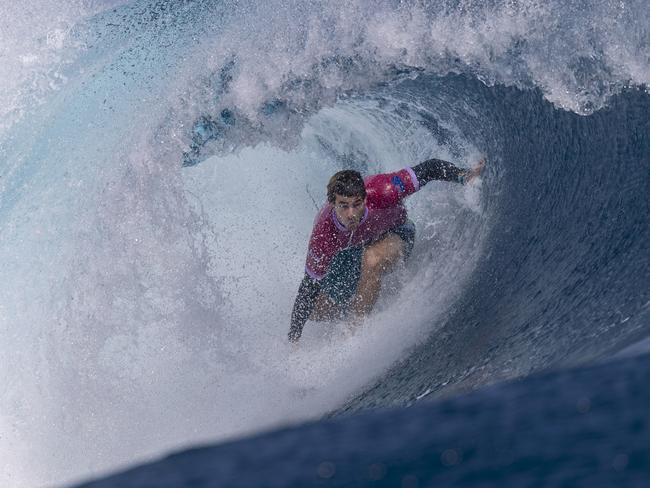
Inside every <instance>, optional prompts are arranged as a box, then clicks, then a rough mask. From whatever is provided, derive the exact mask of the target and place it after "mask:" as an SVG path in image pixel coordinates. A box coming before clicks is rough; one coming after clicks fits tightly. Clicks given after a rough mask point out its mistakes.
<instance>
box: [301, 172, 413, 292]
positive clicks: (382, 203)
mask: <svg viewBox="0 0 650 488" xmlns="http://www.w3.org/2000/svg"><path fill="white" fill-rule="evenodd" d="M364 183H365V186H366V193H367V196H366V211H365V213H364V215H363V217H362V218H361V222H360V223H359V226H358V227H357V228H356V230H355V231H354V232H350V231H349V230H347V229H346V228H345V227H344V226H343V224H341V222H339V220H338V218H337V217H336V212H335V211H334V206H333V205H332V204H331V203H327V204H326V205H325V206H324V207H323V208H322V209H321V211H320V212H319V213H318V215H317V216H316V219H315V221H314V229H313V230H312V233H311V238H310V239H309V249H308V252H307V263H306V265H305V271H306V272H307V274H308V275H309V276H311V277H312V278H314V279H317V280H320V279H321V278H322V277H323V276H325V274H326V273H327V269H328V267H329V265H330V263H331V262H332V258H333V257H334V256H335V255H336V254H337V253H338V252H339V251H342V250H343V249H346V248H348V247H351V246H359V245H362V244H368V243H369V242H372V241H374V240H376V239H377V238H379V237H381V236H382V235H383V234H384V233H386V232H387V231H389V230H390V229H393V228H395V227H397V226H399V225H402V224H403V223H404V222H405V221H406V208H404V206H403V205H402V199H403V198H404V197H406V196H408V195H412V194H413V193H415V192H416V191H418V190H419V189H420V185H419V183H418V180H417V178H416V176H415V173H414V172H413V170H412V169H411V168H404V169H402V170H400V171H397V172H395V173H385V174H379V175H373V176H369V177H368V178H366V179H365V180H364Z"/></svg>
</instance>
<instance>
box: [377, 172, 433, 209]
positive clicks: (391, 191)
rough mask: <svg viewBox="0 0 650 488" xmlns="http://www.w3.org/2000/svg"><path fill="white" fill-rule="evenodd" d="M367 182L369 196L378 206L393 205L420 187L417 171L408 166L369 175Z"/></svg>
mask: <svg viewBox="0 0 650 488" xmlns="http://www.w3.org/2000/svg"><path fill="white" fill-rule="evenodd" d="M365 183H366V192H367V198H368V199H369V200H372V201H373V202H374V204H375V205H376V206H377V207H378V208H387V207H393V206H395V205H397V204H399V203H400V202H401V201H402V199H403V198H404V197H407V196H409V195H412V194H413V193H415V192H416V191H418V190H419V189H420V185H419V183H418V179H417V177H416V176H415V173H414V172H413V170H412V169H411V168H408V167H407V168H404V169H401V170H399V171H396V172H394V173H383V174H378V175H373V176H369V177H368V178H367V179H366V182H365Z"/></svg>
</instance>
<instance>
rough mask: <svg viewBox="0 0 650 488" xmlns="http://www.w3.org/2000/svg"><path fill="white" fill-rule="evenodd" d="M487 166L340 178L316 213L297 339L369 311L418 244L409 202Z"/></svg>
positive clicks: (440, 164)
mask: <svg viewBox="0 0 650 488" xmlns="http://www.w3.org/2000/svg"><path fill="white" fill-rule="evenodd" d="M484 165H485V163H484V161H483V160H481V161H480V162H479V163H478V164H477V165H476V166H475V167H474V168H472V169H469V170H468V169H461V168H458V167H456V166H454V165H453V164H452V163H450V162H448V161H443V160H440V159H429V160H427V161H424V162H422V163H420V164H418V165H416V166H413V167H412V168H411V167H406V168H404V169H401V170H399V171H396V172H392V173H384V174H377V175H373V176H369V177H367V178H366V179H365V180H364V179H363V178H362V176H361V174H360V173H359V172H358V171H354V170H344V171H339V172H338V173H336V174H335V175H334V176H332V177H331V178H330V181H329V183H328V184H327V204H326V205H325V206H324V207H323V208H322V209H321V210H320V211H319V213H318V215H317V216H316V219H315V222H314V228H313V230H312V233H311V237H310V239H309V247H308V252H307V262H306V264H305V275H304V277H303V280H302V282H301V283H300V287H299V288H298V296H297V297H296V301H295V303H294V306H293V311H292V314H291V327H290V329H289V340H290V341H291V342H297V341H298V340H299V339H300V336H301V335H302V329H303V327H304V325H305V322H307V320H315V321H323V320H336V319H343V318H346V317H347V318H351V319H352V320H353V321H356V320H359V319H360V318H361V317H363V316H365V315H367V314H368V313H369V312H370V311H371V310H372V308H373V306H374V305H375V302H376V301H377V297H378V296H379V292H380V290H381V281H382V278H383V276H384V275H385V274H386V273H388V272H390V271H391V270H392V269H393V268H394V267H395V265H396V264H397V263H398V262H399V261H400V260H403V259H406V258H408V256H409V254H410V252H411V250H412V249H413V243H414V241H415V225H414V224H413V222H411V221H410V220H409V219H408V215H407V212H406V208H405V207H404V205H403V203H402V200H403V199H404V198H405V197H407V196H409V195H412V194H413V193H415V192H416V191H418V190H419V189H421V188H422V187H423V186H424V185H426V184H427V183H428V182H429V181H432V180H442V181H451V182H457V183H460V184H466V183H468V182H470V181H471V180H472V179H474V178H476V177H477V176H478V175H480V173H481V171H482V170H483V167H484Z"/></svg>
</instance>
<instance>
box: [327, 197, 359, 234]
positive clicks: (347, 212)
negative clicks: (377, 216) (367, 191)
mask: <svg viewBox="0 0 650 488" xmlns="http://www.w3.org/2000/svg"><path fill="white" fill-rule="evenodd" d="M335 197H336V198H335V200H334V211H335V212H336V217H337V218H338V219H339V222H341V223H342V224H343V225H344V226H345V227H347V228H348V229H350V230H354V229H356V228H357V226H358V225H359V222H361V218H362V217H363V213H364V212H365V210H366V200H365V199H364V198H361V197H344V196H341V195H335Z"/></svg>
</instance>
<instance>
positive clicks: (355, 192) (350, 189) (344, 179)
mask: <svg viewBox="0 0 650 488" xmlns="http://www.w3.org/2000/svg"><path fill="white" fill-rule="evenodd" d="M336 195H340V196H342V197H360V198H366V185H364V183H363V178H362V176H361V173H359V172H358V171H355V170H353V169H345V170H343V171H339V172H338V173H335V174H334V176H332V177H331V178H330V181H329V183H328V184H327V201H328V202H330V203H334V202H335V201H336Z"/></svg>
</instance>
